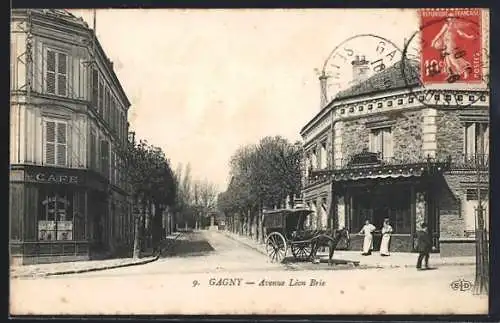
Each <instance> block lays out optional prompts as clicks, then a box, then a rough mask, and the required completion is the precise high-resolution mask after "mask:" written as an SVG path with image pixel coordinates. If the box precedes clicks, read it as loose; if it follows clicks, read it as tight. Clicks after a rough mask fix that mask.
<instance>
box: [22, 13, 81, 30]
mask: <svg viewBox="0 0 500 323" xmlns="http://www.w3.org/2000/svg"><path fill="white" fill-rule="evenodd" d="M25 10H28V9H25ZM29 10H31V11H32V12H33V11H34V12H37V13H39V14H42V15H45V16H49V17H54V18H57V19H61V20H65V21H67V22H71V23H74V24H77V25H80V26H82V27H85V28H88V27H89V26H88V24H87V23H86V22H85V20H83V18H82V17H77V16H75V15H73V14H72V13H71V12H69V11H68V10H66V9H29Z"/></svg>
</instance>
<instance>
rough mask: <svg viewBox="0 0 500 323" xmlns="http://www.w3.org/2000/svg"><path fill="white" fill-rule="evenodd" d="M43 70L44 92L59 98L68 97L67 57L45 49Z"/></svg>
mask: <svg viewBox="0 0 500 323" xmlns="http://www.w3.org/2000/svg"><path fill="white" fill-rule="evenodd" d="M46 55H47V60H46V68H45V91H46V92H47V93H49V94H56V95H60V96H67V95H68V93H67V92H68V56H67V55H66V54H64V53H61V52H58V51H55V50H52V49H47V52H46Z"/></svg>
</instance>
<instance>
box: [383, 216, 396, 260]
mask: <svg viewBox="0 0 500 323" xmlns="http://www.w3.org/2000/svg"><path fill="white" fill-rule="evenodd" d="M392 231H393V230H392V226H391V225H390V224H389V219H385V220H384V225H383V226H382V241H381V242H380V255H381V256H389V242H390V241H391V234H392Z"/></svg>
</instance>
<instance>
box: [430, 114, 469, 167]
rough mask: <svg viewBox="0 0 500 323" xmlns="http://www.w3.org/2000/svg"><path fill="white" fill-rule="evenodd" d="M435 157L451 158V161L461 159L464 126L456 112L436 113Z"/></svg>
mask: <svg viewBox="0 0 500 323" xmlns="http://www.w3.org/2000/svg"><path fill="white" fill-rule="evenodd" d="M436 123H437V129H438V130H437V135H436V139H437V157H438V158H446V157H447V156H451V158H452V160H453V161H458V160H461V159H462V156H463V151H464V126H463V124H462V123H461V121H460V117H459V115H458V112H457V111H443V110H440V111H438V112H437V117H436Z"/></svg>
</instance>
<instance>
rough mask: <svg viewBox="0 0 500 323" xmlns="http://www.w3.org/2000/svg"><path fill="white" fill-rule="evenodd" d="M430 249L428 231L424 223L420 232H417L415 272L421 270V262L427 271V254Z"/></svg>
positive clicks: (430, 240) (430, 242) (430, 241)
mask: <svg viewBox="0 0 500 323" xmlns="http://www.w3.org/2000/svg"><path fill="white" fill-rule="evenodd" d="M431 249H432V239H431V236H430V235H429V229H428V227H427V224H426V223H422V225H421V230H419V231H417V251H418V259H417V270H422V260H423V261H424V264H425V269H429V253H430V252H431Z"/></svg>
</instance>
